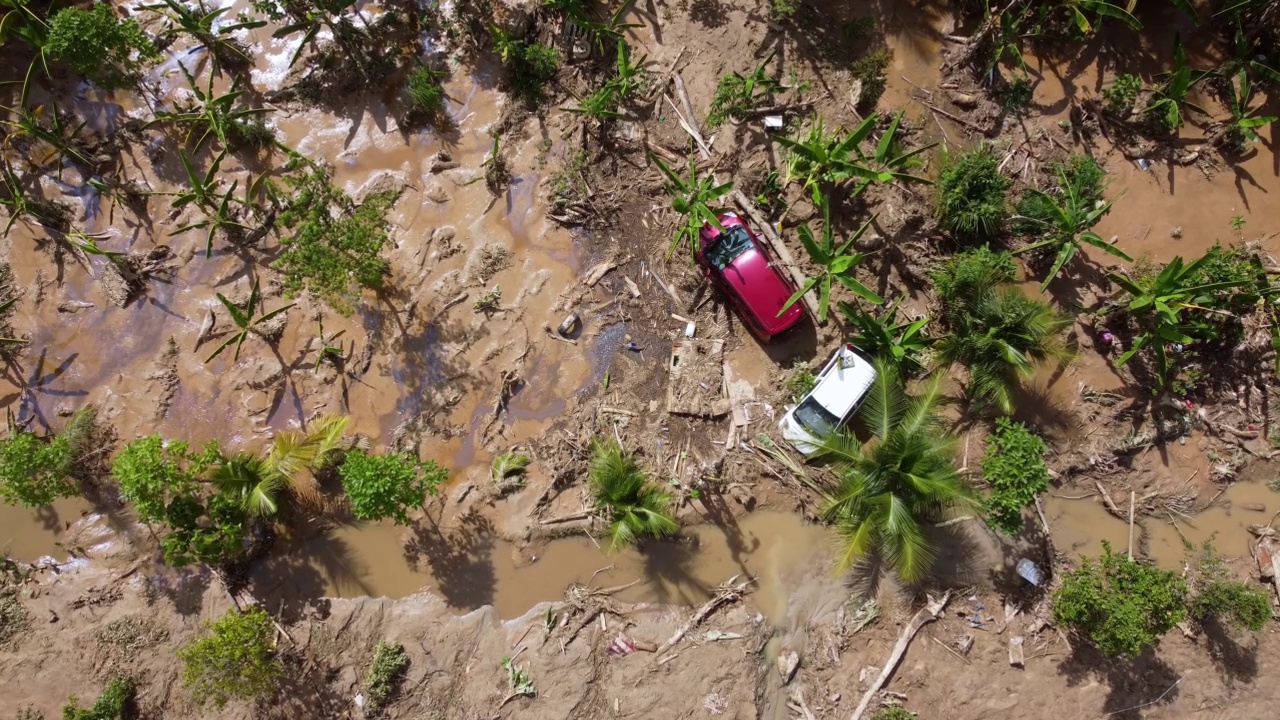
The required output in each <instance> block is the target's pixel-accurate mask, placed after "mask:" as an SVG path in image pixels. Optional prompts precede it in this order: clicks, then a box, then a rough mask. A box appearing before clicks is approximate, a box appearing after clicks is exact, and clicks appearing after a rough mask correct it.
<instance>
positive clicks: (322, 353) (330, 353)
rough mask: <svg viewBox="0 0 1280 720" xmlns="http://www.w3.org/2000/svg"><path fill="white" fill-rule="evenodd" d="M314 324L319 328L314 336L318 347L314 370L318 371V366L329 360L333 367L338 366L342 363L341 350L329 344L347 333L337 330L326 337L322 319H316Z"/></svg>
mask: <svg viewBox="0 0 1280 720" xmlns="http://www.w3.org/2000/svg"><path fill="white" fill-rule="evenodd" d="M316 324H317V325H318V326H319V332H318V334H317V335H316V340H317V341H318V343H319V345H320V347H319V348H318V349H317V350H316V362H315V365H316V369H317V370H319V368H320V364H321V363H323V362H324V361H325V360H329V361H331V362H332V363H334V364H335V365H338V364H340V362H341V361H342V348H341V347H340V346H334V345H330V344H329V343H332V342H334V341H336V340H337V339H338V338H340V337H342V336H343V335H345V334H346V332H347V331H346V330H339V331H338V332H336V333H333V334H332V335H326V334H325V332H324V317H317V318H316Z"/></svg>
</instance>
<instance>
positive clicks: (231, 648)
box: [178, 608, 284, 708]
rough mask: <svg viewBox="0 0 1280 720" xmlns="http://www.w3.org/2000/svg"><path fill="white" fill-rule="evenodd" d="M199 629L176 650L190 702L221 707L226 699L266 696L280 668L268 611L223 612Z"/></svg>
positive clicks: (274, 683) (282, 669)
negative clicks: (195, 636)
mask: <svg viewBox="0 0 1280 720" xmlns="http://www.w3.org/2000/svg"><path fill="white" fill-rule="evenodd" d="M205 630H206V632H205V634H204V635H203V636H202V637H200V638H197V639H196V640H193V641H192V642H190V643H189V644H187V645H186V646H185V647H182V648H180V649H179V650H178V657H179V658H180V659H181V660H182V662H183V665H184V667H183V671H182V683H183V684H184V685H186V687H187V688H188V689H189V690H191V697H192V699H193V700H194V701H195V704H196V705H199V706H205V705H213V706H214V707H216V708H222V707H224V706H225V705H226V704H227V703H228V702H230V701H231V700H255V699H259V698H263V697H266V696H268V695H270V694H271V693H272V692H273V691H274V690H275V685H276V681H277V680H279V679H280V676H281V675H282V674H283V673H284V668H283V666H282V665H281V663H280V659H279V658H278V657H276V653H275V648H274V647H273V645H272V642H271V636H272V633H273V632H274V627H273V626H272V623H271V616H270V615H268V614H267V612H266V611H265V610H262V609H261V608H253V609H251V610H247V611H245V612H238V611H235V610H232V611H229V612H228V613H227V614H226V615H223V616H222V618H221V619H219V620H216V621H214V622H211V623H207V624H206V626H205Z"/></svg>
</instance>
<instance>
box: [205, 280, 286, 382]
mask: <svg viewBox="0 0 1280 720" xmlns="http://www.w3.org/2000/svg"><path fill="white" fill-rule="evenodd" d="M217 296H218V302H220V303H222V306H223V307H225V308H226V309H227V313H228V314H229V315H231V321H232V322H233V323H235V326H236V327H237V328H238V330H236V331H235V332H233V333H232V334H231V337H229V338H227V339H226V340H225V341H224V342H223V343H222V344H221V345H219V346H218V347H217V349H216V350H214V351H213V353H212V354H210V355H209V357H207V358H205V362H210V361H211V360H213V359H214V358H216V357H218V356H219V355H221V354H222V351H223V350H226V349H227V348H228V347H230V346H231V345H232V344H233V343H234V344H235V346H236V349H235V352H234V354H233V355H232V358H231V360H232V362H235V361H238V360H239V359H240V346H241V345H244V341H245V339H246V338H248V337H249V333H251V332H256V333H260V332H261V331H262V328H264V327H265V326H266V325H267V323H269V322H271V321H272V320H274V319H275V318H277V317H279V316H280V315H282V314H284V313H285V312H288V310H289V308H291V307H293V306H294V305H297V303H289V304H288V305H283V306H281V307H278V308H276V309H275V310H272V311H271V312H269V313H264V314H262V315H258V316H257V317H254V313H255V312H257V311H258V309H259V308H258V303H259V302H260V301H261V299H262V296H261V294H260V293H259V292H258V281H257V280H254V281H253V289H252V290H251V291H250V292H249V302H248V303H247V304H246V305H245V307H244V309H243V310H241V309H240V307H239V306H237V305H236V304H235V303H233V302H231V301H230V300H228V299H227V297H226V296H225V295H223V294H222V293H217Z"/></svg>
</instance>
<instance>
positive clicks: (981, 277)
mask: <svg viewBox="0 0 1280 720" xmlns="http://www.w3.org/2000/svg"><path fill="white" fill-rule="evenodd" d="M1017 276H1018V266H1017V264H1015V263H1014V261H1013V256H1012V255H1010V254H1009V253H1007V252H1005V251H1003V250H992V249H991V248H990V247H989V246H987V245H982V246H979V247H977V248H971V249H969V250H965V251H963V252H960V253H957V254H955V255H952V256H951V257H949V258H947V260H946V262H944V263H943V264H942V266H941V267H939V268H938V269H937V270H935V271H934V272H933V274H932V277H933V285H934V291H935V292H937V294H938V303H939V305H941V307H942V308H943V309H944V313H943V319H944V320H946V321H947V322H949V323H950V322H954V321H957V320H958V318H959V317H960V313H959V312H958V311H959V310H960V309H961V308H962V307H963V304H964V302H965V301H966V299H967V298H972V297H975V296H976V295H977V293H978V292H979V291H980V290H981V289H982V288H985V287H987V286H988V285H999V284H1001V283H1007V282H1013V281H1014V280H1015V279H1016V278H1017Z"/></svg>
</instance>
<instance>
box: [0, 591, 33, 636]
mask: <svg viewBox="0 0 1280 720" xmlns="http://www.w3.org/2000/svg"><path fill="white" fill-rule="evenodd" d="M28 619H29V616H28V615H27V609H26V608H25V607H23V606H22V601H21V600H19V599H18V596H17V594H16V592H15V591H12V590H6V591H5V592H4V593H2V594H0V648H4V647H8V646H9V643H10V642H11V641H12V640H13V638H14V636H16V635H17V634H18V631H20V630H22V629H23V628H25V627H26V626H27V620H28Z"/></svg>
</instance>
